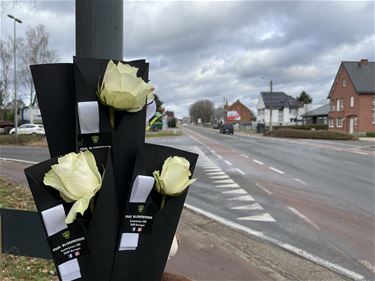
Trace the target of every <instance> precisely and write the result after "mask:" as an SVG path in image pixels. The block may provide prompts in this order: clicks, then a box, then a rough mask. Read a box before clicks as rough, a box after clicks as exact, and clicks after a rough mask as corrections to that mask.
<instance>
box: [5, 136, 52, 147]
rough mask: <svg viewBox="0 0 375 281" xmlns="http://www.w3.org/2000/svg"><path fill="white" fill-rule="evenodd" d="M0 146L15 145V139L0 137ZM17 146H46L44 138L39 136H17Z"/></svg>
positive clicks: (12, 137)
mask: <svg viewBox="0 0 375 281" xmlns="http://www.w3.org/2000/svg"><path fill="white" fill-rule="evenodd" d="M0 145H16V137H15V136H14V135H0ZM17 145H30V146H47V141H46V137H45V136H41V135H35V136H33V135H19V136H17Z"/></svg>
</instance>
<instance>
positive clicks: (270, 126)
mask: <svg viewBox="0 0 375 281" xmlns="http://www.w3.org/2000/svg"><path fill="white" fill-rule="evenodd" d="M270 90H271V91H270V100H271V105H270V132H271V131H272V80H271V79H270Z"/></svg>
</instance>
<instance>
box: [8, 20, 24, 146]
mask: <svg viewBox="0 0 375 281" xmlns="http://www.w3.org/2000/svg"><path fill="white" fill-rule="evenodd" d="M8 17H10V18H11V19H12V20H13V22H14V27H13V61H14V67H13V68H14V77H13V82H14V130H15V132H14V135H15V136H16V143H17V138H18V130H17V128H18V115H17V57H16V50H17V46H16V23H17V22H18V23H22V21H21V20H20V19H17V18H16V17H14V16H12V15H8Z"/></svg>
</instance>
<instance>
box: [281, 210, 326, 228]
mask: <svg viewBox="0 0 375 281" xmlns="http://www.w3.org/2000/svg"><path fill="white" fill-rule="evenodd" d="M288 209H289V210H291V211H292V212H293V213H294V214H295V215H297V216H298V217H300V218H301V219H303V220H304V221H305V222H307V223H308V224H310V225H311V226H312V227H314V228H315V229H317V230H320V227H319V226H317V225H316V224H315V223H314V222H312V221H311V220H310V219H309V218H307V217H306V216H305V215H303V214H302V213H300V212H299V211H298V210H296V209H294V208H293V207H288Z"/></svg>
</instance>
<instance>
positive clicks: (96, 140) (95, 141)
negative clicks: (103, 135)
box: [91, 135, 99, 144]
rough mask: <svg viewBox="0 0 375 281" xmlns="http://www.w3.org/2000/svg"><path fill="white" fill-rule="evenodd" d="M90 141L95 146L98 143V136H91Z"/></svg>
mask: <svg viewBox="0 0 375 281" xmlns="http://www.w3.org/2000/svg"><path fill="white" fill-rule="evenodd" d="M91 140H92V142H93V143H95V144H97V143H98V141H99V136H98V135H95V136H91Z"/></svg>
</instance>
